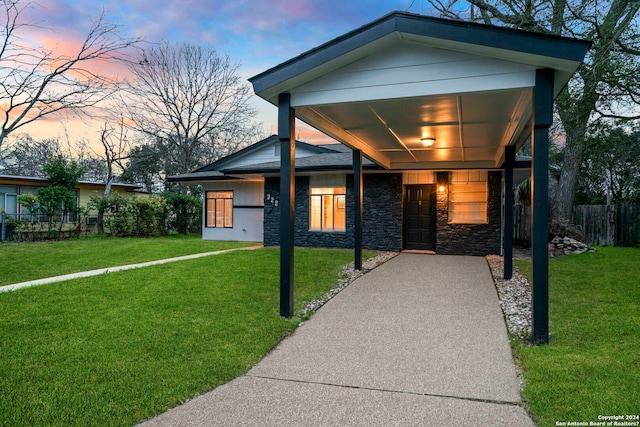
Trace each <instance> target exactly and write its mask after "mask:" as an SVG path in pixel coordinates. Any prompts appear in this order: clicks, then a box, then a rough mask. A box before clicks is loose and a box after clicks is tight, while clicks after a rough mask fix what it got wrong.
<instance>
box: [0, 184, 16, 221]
mask: <svg viewBox="0 0 640 427" xmlns="http://www.w3.org/2000/svg"><path fill="white" fill-rule="evenodd" d="M0 211H4V213H5V215H7V216H10V217H11V218H13V219H18V187H16V186H13V185H0Z"/></svg>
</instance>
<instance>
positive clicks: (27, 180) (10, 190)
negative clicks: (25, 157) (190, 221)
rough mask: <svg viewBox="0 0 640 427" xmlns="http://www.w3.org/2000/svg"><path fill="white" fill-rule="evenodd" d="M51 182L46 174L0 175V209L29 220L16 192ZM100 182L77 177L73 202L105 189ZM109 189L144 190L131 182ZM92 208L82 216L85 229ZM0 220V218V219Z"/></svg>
mask: <svg viewBox="0 0 640 427" xmlns="http://www.w3.org/2000/svg"><path fill="white" fill-rule="evenodd" d="M49 185H51V182H50V181H49V180H48V179H46V178H40V177H32V176H17V175H0V211H4V213H5V215H6V216H9V217H11V218H13V219H15V220H18V221H29V220H31V213H30V212H29V210H28V209H27V208H25V207H24V206H20V204H19V203H18V196H20V195H21V194H27V193H31V194H38V190H39V189H40V188H43V187H48V186H49ZM105 185H106V184H104V183H99V182H90V181H80V182H78V185H77V186H76V189H75V191H76V200H77V206H80V207H86V206H87V204H88V203H89V200H90V199H91V196H92V195H94V194H103V193H104V190H105ZM111 191H112V194H113V193H122V194H129V195H131V194H140V193H145V192H144V190H143V187H142V186H141V185H135V184H120V183H114V184H112V187H111ZM95 215H97V213H96V212H90V215H89V216H87V217H86V218H84V220H83V222H84V224H83V228H85V229H86V230H89V231H95V227H96V222H97V217H96V216H95ZM62 220H63V221H64V223H66V224H70V225H69V226H67V227H66V228H68V227H71V224H77V222H78V218H77V217H76V216H75V215H73V214H70V215H67V216H66V217H65V218H63V219H62ZM0 221H1V220H0Z"/></svg>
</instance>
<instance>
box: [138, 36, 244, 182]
mask: <svg viewBox="0 0 640 427" xmlns="http://www.w3.org/2000/svg"><path fill="white" fill-rule="evenodd" d="M130 70H131V73H132V74H133V76H134V78H133V79H132V81H131V82H130V85H129V94H130V97H131V98H130V99H129V100H128V102H126V105H127V106H128V107H127V108H128V109H129V111H128V113H129V114H128V116H129V117H128V118H129V120H131V122H132V123H133V126H134V127H135V129H136V130H138V131H140V132H142V133H144V134H146V135H148V136H149V137H150V139H151V140H153V141H155V144H156V145H158V147H159V149H161V151H163V152H164V153H166V154H167V160H169V161H170V162H171V163H172V164H171V165H168V166H167V168H166V172H168V173H184V172H189V171H191V170H193V169H195V168H196V167H199V166H202V165H203V163H206V161H207V160H210V159H211V158H212V157H211V156H210V155H209V154H210V153H211V151H212V150H214V148H212V146H211V145H212V144H214V145H215V144H218V143H220V142H223V143H225V144H226V143H228V142H231V143H233V144H236V143H237V142H238V141H239V140H240V141H241V140H242V138H244V139H246V138H247V135H253V133H254V129H255V125H254V123H252V122H251V120H252V119H253V117H254V116H255V111H254V110H253V109H252V108H251V107H250V105H249V99H250V96H251V91H250V88H249V86H248V85H247V84H246V83H244V82H243V81H242V80H241V78H240V76H239V74H238V70H239V65H238V64H233V63H232V62H231V60H230V59H229V57H228V56H226V57H222V56H219V55H218V53H217V52H216V50H215V49H213V48H211V47H201V46H194V45H188V44H184V45H174V44H170V43H164V44H161V45H159V46H157V47H154V48H151V49H149V50H147V51H145V52H144V53H143V54H142V56H141V57H140V60H139V61H138V62H137V63H133V64H131V65H130ZM231 136H233V138H227V137H231ZM249 137H251V136H249ZM207 153H209V154H207ZM213 157H215V154H214V156H213Z"/></svg>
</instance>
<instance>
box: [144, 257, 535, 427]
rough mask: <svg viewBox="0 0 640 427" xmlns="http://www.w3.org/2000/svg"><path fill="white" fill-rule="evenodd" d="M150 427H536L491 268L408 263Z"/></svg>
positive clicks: (365, 283) (475, 263)
mask: <svg viewBox="0 0 640 427" xmlns="http://www.w3.org/2000/svg"><path fill="white" fill-rule="evenodd" d="M144 425H145V426H148V427H150V426H214V425H215V426H217V425H220V426H258V425H259V426H272V425H273V426H275V425H310V426H390V425H398V426H424V425H438V426H442V425H451V426H458V425H473V426H515V425H517V426H532V425H533V422H532V421H531V419H530V418H529V416H528V415H527V413H526V411H525V409H524V408H523V405H522V402H521V396H520V387H519V381H518V377H517V374H516V368H515V365H514V362H513V358H512V355H511V349H510V346H509V341H508V338H507V331H506V326H505V323H504V319H503V316H502V312H501V310H500V306H499V302H498V297H497V293H496V290H495V287H494V285H493V281H492V278H491V274H490V272H489V268H488V266H487V263H486V261H485V259H484V258H481V257H461V256H441V255H419V254H401V255H399V256H397V257H396V258H394V259H392V260H390V261H388V262H387V263H385V264H383V265H382V266H380V267H378V268H376V269H375V270H373V271H371V272H369V273H367V274H366V275H364V276H362V277H360V278H359V279H357V280H356V281H354V282H353V283H352V284H351V285H349V286H348V287H347V288H346V289H345V290H343V291H342V292H341V293H340V294H339V295H337V296H336V297H335V298H334V299H332V300H331V301H329V302H328V303H327V304H326V305H325V306H324V307H322V308H321V309H320V310H319V311H318V312H317V313H316V314H315V315H314V316H313V317H312V318H311V320H309V321H308V322H306V323H305V324H304V325H302V326H301V327H299V328H298V329H297V330H296V331H295V333H294V334H292V335H291V336H290V337H288V338H286V339H285V340H284V341H283V342H282V343H281V344H280V345H279V346H278V347H277V348H276V349H275V350H273V351H272V352H271V353H270V354H269V355H267V356H266V357H265V358H264V359H263V360H262V361H261V362H260V363H258V364H257V365H256V366H255V367H254V368H253V369H251V370H250V371H249V372H248V373H246V374H245V375H243V376H241V377H239V378H237V379H235V380H233V381H231V382H229V383H227V384H225V385H223V386H220V387H218V388H216V389H215V390H213V391H211V392H209V393H207V394H205V395H203V396H200V397H198V398H197V399H194V400H192V401H190V402H187V403H186V404H184V405H182V406H179V407H177V408H174V409H172V410H169V411H168V412H166V413H164V414H162V415H160V416H158V417H156V418H154V419H152V420H149V421H147V422H146V423H144Z"/></svg>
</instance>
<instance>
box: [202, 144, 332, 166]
mask: <svg viewBox="0 0 640 427" xmlns="http://www.w3.org/2000/svg"><path fill="white" fill-rule="evenodd" d="M279 142H280V141H279V139H278V137H277V136H276V135H271V136H269V137H267V138H265V139H263V140H262V141H258V142H256V143H255V144H252V145H250V146H248V147H245V148H243V149H242V150H240V151H237V152H235V153H233V154H231V155H229V156H226V157H223V158H222V159H220V160H218V161H216V162H214V163H211V164H210V165H207V166H204V167H202V168H200V169H197V170H195V171H193V172H192V173H199V172H210V171H219V170H222V169H229V168H238V167H244V166H247V165H252V164H258V163H265V162H271V161H276V160H278V161H279V160H280V153H279V151H278V150H276V145H277V144H279ZM326 152H331V150H330V149H327V148H323V147H320V146H317V145H313V144H308V143H306V142H302V141H296V157H307V156H311V155H314V154H318V153H326Z"/></svg>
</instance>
